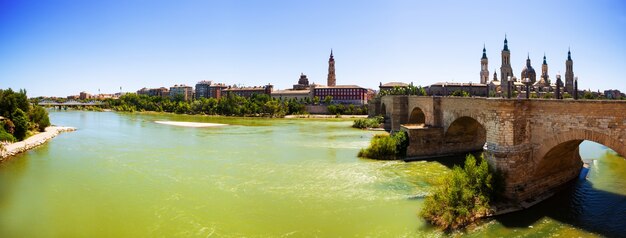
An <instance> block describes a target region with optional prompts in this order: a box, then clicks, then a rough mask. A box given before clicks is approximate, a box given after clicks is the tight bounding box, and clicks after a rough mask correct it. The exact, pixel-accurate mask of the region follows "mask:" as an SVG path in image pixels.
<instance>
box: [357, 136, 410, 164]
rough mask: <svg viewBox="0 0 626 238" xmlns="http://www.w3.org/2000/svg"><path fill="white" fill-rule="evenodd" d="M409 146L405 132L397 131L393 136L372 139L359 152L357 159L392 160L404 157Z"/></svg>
mask: <svg viewBox="0 0 626 238" xmlns="http://www.w3.org/2000/svg"><path fill="white" fill-rule="evenodd" d="M408 146H409V137H408V134H407V133H406V132H405V131H398V132H396V133H393V135H391V136H390V135H387V134H378V135H375V136H374V137H373V138H372V141H371V142H370V146H369V147H367V148H365V149H361V151H359V157H363V158H370V159H380V160H393V159H398V158H402V157H404V156H405V155H406V148H407V147H408Z"/></svg>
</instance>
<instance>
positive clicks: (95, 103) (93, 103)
mask: <svg viewBox="0 0 626 238" xmlns="http://www.w3.org/2000/svg"><path fill="white" fill-rule="evenodd" d="M38 104H39V106H45V107H78V106H103V105H104V103H102V102H100V101H89V102H79V101H76V100H69V101H67V102H62V103H61V102H55V101H50V100H42V101H40V102H39V103H38Z"/></svg>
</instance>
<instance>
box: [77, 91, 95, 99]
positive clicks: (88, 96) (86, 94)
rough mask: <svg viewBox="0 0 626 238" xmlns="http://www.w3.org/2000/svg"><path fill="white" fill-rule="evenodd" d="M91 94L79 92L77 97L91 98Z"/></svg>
mask: <svg viewBox="0 0 626 238" xmlns="http://www.w3.org/2000/svg"><path fill="white" fill-rule="evenodd" d="M92 98H93V96H92V95H91V94H89V93H87V92H84V91H83V92H80V94H79V95H78V99H80V100H86V99H92Z"/></svg>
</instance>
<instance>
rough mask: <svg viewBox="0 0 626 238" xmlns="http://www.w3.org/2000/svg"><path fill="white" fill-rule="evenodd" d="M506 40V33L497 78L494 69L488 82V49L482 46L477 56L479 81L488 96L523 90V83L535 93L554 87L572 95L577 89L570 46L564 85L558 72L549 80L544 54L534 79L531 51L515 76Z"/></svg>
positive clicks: (524, 87)
mask: <svg viewBox="0 0 626 238" xmlns="http://www.w3.org/2000/svg"><path fill="white" fill-rule="evenodd" d="M508 43H509V42H508V39H507V38H506V36H505V37H504V48H503V49H502V52H501V60H502V62H501V64H500V79H499V80H498V74H497V73H496V72H495V70H494V73H493V79H492V80H491V81H490V82H489V60H488V58H487V49H486V47H485V46H483V55H482V57H481V59H480V83H481V84H486V85H487V86H488V87H489V94H490V95H491V96H498V95H499V96H502V97H507V95H511V94H517V95H519V94H520V93H521V92H522V91H526V87H527V86H526V85H529V87H530V90H531V92H535V93H536V96H539V95H544V94H546V93H552V92H556V91H558V94H563V93H568V94H569V95H572V94H573V93H574V90H577V87H576V86H575V84H577V82H575V81H577V80H576V79H575V78H574V71H573V61H572V55H571V52H570V50H569V49H568V51H567V60H566V61H565V85H563V82H562V81H561V76H560V75H558V74H557V76H556V78H557V81H556V82H554V83H553V82H551V81H550V76H549V75H548V63H547V62H546V55H545V54H544V55H543V64H541V75H539V80H537V74H536V72H535V69H534V68H533V66H532V65H531V61H530V54H528V55H527V57H526V65H525V66H524V68H523V69H522V72H521V73H520V74H519V76H520V78H519V79H518V78H517V77H515V74H514V73H513V68H512V67H511V51H510V50H509V44H508ZM509 91H511V92H509Z"/></svg>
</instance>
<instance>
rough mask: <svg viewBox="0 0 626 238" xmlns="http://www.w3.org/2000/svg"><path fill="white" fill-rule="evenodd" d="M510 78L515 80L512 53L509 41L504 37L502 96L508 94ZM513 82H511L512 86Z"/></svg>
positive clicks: (501, 68)
mask: <svg viewBox="0 0 626 238" xmlns="http://www.w3.org/2000/svg"><path fill="white" fill-rule="evenodd" d="M509 76H510V77H511V80H513V69H512V68H511V52H510V51H509V41H508V40H507V39H506V35H504V49H502V66H500V78H501V80H500V88H501V89H502V90H501V91H502V95H505V94H507V92H508V90H509V89H508V80H509ZM512 83H513V82H511V84H512Z"/></svg>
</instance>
